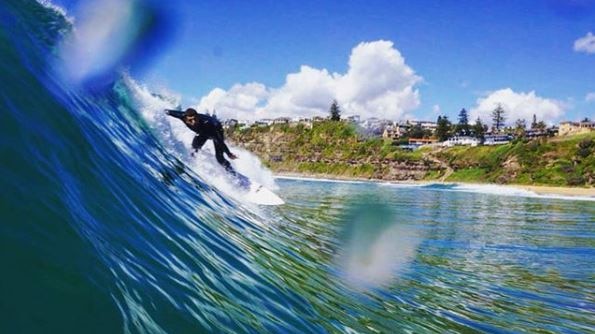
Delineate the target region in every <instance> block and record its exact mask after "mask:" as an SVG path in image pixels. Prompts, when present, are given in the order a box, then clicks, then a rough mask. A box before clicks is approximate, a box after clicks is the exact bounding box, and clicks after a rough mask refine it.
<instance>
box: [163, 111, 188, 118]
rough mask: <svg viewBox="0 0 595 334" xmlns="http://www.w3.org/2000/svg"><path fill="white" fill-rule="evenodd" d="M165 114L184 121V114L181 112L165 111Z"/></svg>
mask: <svg viewBox="0 0 595 334" xmlns="http://www.w3.org/2000/svg"><path fill="white" fill-rule="evenodd" d="M165 113H166V114H168V115H169V116H171V117H175V118H178V119H182V118H183V117H184V112H183V111H181V110H172V109H165Z"/></svg>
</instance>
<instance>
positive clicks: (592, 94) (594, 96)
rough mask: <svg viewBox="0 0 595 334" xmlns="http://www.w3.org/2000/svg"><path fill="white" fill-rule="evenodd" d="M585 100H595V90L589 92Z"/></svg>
mask: <svg viewBox="0 0 595 334" xmlns="http://www.w3.org/2000/svg"><path fill="white" fill-rule="evenodd" d="M585 101H587V102H595V92H590V93H587V95H586V96H585Z"/></svg>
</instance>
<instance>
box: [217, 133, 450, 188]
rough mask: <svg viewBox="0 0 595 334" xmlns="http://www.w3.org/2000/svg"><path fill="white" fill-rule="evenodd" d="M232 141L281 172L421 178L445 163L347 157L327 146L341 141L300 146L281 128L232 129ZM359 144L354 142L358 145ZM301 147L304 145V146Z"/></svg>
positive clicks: (383, 178) (373, 177)
mask: <svg viewBox="0 0 595 334" xmlns="http://www.w3.org/2000/svg"><path fill="white" fill-rule="evenodd" d="M228 136H229V139H230V141H231V142H232V143H233V144H234V145H236V146H240V147H242V148H244V149H246V150H248V151H250V152H252V153H254V154H256V155H257V156H258V157H259V158H260V159H261V160H262V161H263V163H264V164H266V165H267V166H268V167H270V168H271V169H272V170H273V171H274V172H277V173H307V174H320V175H329V174H330V175H334V176H338V177H341V176H345V177H365V178H370V179H379V180H390V181H407V180H421V179H423V178H424V177H425V176H426V175H427V174H428V172H430V171H433V172H436V173H438V174H439V173H442V172H443V171H444V169H445V167H444V166H442V165H441V164H439V163H438V162H436V161H433V160H431V159H426V158H423V159H420V160H404V161H403V160H401V161H399V160H395V159H387V158H382V157H379V156H375V155H367V156H359V157H358V156H355V157H345V156H342V155H341V154H340V153H336V154H334V156H333V154H330V156H329V154H328V152H327V153H326V154H325V152H324V151H325V150H328V149H329V148H331V151H332V150H333V149H332V148H333V147H334V146H335V145H341V143H336V142H332V141H333V138H332V136H328V137H327V138H326V139H327V140H328V142H327V144H328V145H327V146H326V147H324V146H320V147H314V146H309V145H308V144H305V145H306V146H308V148H307V149H305V150H301V149H299V148H296V146H295V143H294V142H292V140H295V138H293V136H291V135H289V134H287V133H283V132H280V131H275V130H274V129H273V130H268V131H260V132H258V133H251V134H250V135H246V134H241V133H237V132H235V133H234V132H232V133H229V134H228ZM355 147H356V146H354V149H355ZM301 148H304V147H303V146H302V147H301Z"/></svg>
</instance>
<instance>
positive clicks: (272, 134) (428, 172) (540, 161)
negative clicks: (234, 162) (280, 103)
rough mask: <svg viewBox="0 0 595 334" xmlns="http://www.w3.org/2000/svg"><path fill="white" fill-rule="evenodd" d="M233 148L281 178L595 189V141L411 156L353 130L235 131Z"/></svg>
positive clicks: (592, 137) (332, 125) (322, 126)
mask: <svg viewBox="0 0 595 334" xmlns="http://www.w3.org/2000/svg"><path fill="white" fill-rule="evenodd" d="M227 136H228V138H229V140H230V141H231V142H232V143H234V144H235V145H237V146H240V147H243V148H245V149H247V150H249V151H251V152H253V153H255V154H256V155H258V156H259V158H260V159H261V160H262V161H263V162H264V163H265V164H266V165H267V166H268V167H269V168H271V169H272V170H273V171H274V172H276V173H298V174H308V175H318V176H333V177H343V178H366V179H377V180H387V181H419V180H440V181H460V182H479V183H498V184H527V185H529V184H533V185H556V186H583V187H585V186H586V187H592V186H594V185H595V153H594V152H595V133H594V132H591V133H590V134H585V135H581V136H574V137H556V138H550V139H541V140H534V141H523V140H518V141H515V142H512V143H509V144H505V145H499V146H478V147H469V146H458V147H452V148H442V147H426V148H421V149H418V150H416V151H412V152H411V151H406V150H403V149H401V148H399V147H398V146H397V145H394V143H393V142H392V141H389V140H383V139H382V138H369V137H366V136H365V135H363V134H361V133H360V132H358V131H357V129H356V127H355V126H354V125H353V124H351V123H346V122H333V121H322V122H316V123H314V124H312V126H311V127H307V126H304V125H301V124H298V125H288V124H277V125H270V126H260V127H257V126H253V127H250V128H247V129H241V130H240V129H238V128H230V129H228V130H227Z"/></svg>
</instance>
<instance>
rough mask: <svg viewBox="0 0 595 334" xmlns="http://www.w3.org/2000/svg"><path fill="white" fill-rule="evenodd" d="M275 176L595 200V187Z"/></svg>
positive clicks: (321, 176)
mask: <svg viewBox="0 0 595 334" xmlns="http://www.w3.org/2000/svg"><path fill="white" fill-rule="evenodd" d="M275 177H277V178H290V179H304V180H327V181H343V182H376V183H383V184H394V185H414V186H430V185H438V186H453V187H457V190H458V191H470V192H485V193H498V194H502V193H510V194H516V195H529V196H531V195H535V196H546V197H551V196H555V197H565V198H566V197H567V198H569V199H572V198H576V199H588V200H594V201H595V188H577V187H554V186H538V185H523V184H494V183H466V182H443V181H414V180H411V181H387V180H381V179H368V178H357V177H345V176H337V175H327V174H300V173H279V174H276V175H275Z"/></svg>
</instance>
